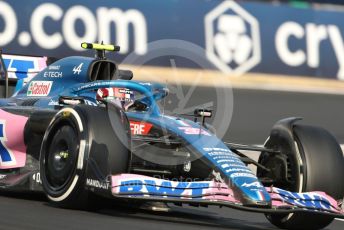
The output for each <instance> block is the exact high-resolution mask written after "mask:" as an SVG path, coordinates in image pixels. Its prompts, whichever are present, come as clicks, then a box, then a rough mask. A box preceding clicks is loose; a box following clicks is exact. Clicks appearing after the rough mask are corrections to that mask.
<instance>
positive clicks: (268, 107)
mask: <svg viewBox="0 0 344 230" xmlns="http://www.w3.org/2000/svg"><path fill="white" fill-rule="evenodd" d="M198 90H199V92H197V97H195V98H194V99H192V103H193V104H198V103H201V101H202V100H208V99H209V89H206V88H200V89H198ZM210 99H211V98H210ZM343 104H344V95H341V96H339V95H324V94H309V93H306V94H303V93H295V92H291V93H290V92H289V93H288V92H272V91H257V90H242V89H241V90H234V111H233V119H232V122H231V125H230V129H229V131H228V132H227V134H226V135H225V137H224V139H226V140H231V141H238V142H245V143H252V144H253V143H254V144H261V143H263V142H264V140H265V138H266V137H267V135H268V134H269V129H270V128H271V126H272V125H273V123H274V121H276V120H278V119H281V118H283V117H288V116H302V117H304V119H305V121H306V123H308V124H317V125H320V126H323V127H325V128H327V129H329V130H330V131H331V132H332V133H333V134H335V136H336V137H337V138H338V140H339V141H340V142H341V143H344V129H343V124H344V123H343V122H344V106H343ZM0 195H1V196H0V216H1V219H0V229H6V230H7V229H8V230H10V229H35V230H38V229H58V230H61V229H83V230H85V229H97V230H101V229H135V230H137V229H149V230H152V229H159V230H161V229H168V230H169V229H171V230H172V229H183V230H184V229H185V230H188V229H190V230H191V229H197V230H200V229H265V230H266V229H275V228H274V227H273V226H272V225H271V224H269V223H268V221H267V220H265V217H264V215H263V214H255V213H247V212H241V211H236V210H232V209H227V208H222V209H220V208H217V207H210V208H193V207H188V206H187V207H185V208H180V207H172V211H171V212H170V213H168V214H166V213H152V212H148V211H143V210H140V209H137V208H133V207H128V206H127V205H119V204H118V203H115V202H107V203H105V204H104V205H103V206H100V209H98V210H97V211H79V210H64V209H59V208H56V207H52V206H50V205H49V203H48V202H47V200H46V199H45V197H44V196H42V195H39V194H11V193H1V194H0ZM327 229H331V230H335V229H336V230H340V229H344V222H342V221H338V220H335V221H334V222H333V223H332V224H331V225H330V226H329V227H328V228H327Z"/></svg>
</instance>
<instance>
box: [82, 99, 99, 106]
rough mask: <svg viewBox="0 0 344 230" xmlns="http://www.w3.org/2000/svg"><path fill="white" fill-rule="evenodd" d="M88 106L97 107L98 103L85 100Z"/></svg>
mask: <svg viewBox="0 0 344 230" xmlns="http://www.w3.org/2000/svg"><path fill="white" fill-rule="evenodd" d="M84 101H85V104H86V105H92V106H97V103H95V102H93V101H90V100H84Z"/></svg>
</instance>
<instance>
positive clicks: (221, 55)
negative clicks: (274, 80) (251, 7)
mask: <svg viewBox="0 0 344 230" xmlns="http://www.w3.org/2000/svg"><path fill="white" fill-rule="evenodd" d="M205 33H206V53H207V57H208V59H209V60H210V61H211V62H212V63H213V64H214V65H216V66H217V67H218V68H219V69H220V70H221V71H223V72H225V73H232V74H236V75H240V74H242V73H245V72H247V71H248V70H250V69H251V68H253V67H254V66H255V65H257V64H258V63H259V62H260V59H261V54H260V35H259V24H258V21H257V19H256V18H254V17H253V16H252V15H251V14H249V13H248V12H247V11H246V10H245V9H243V8H242V7H241V6H239V5H238V4H237V3H235V2H234V1H224V2H223V3H222V4H220V5H218V6H217V7H216V8H214V9H213V10H212V11H210V12H209V13H208V14H207V15H206V17H205Z"/></svg>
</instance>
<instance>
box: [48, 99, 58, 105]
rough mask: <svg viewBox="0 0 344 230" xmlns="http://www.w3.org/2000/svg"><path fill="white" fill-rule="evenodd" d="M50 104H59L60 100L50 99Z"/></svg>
mask: <svg viewBox="0 0 344 230" xmlns="http://www.w3.org/2000/svg"><path fill="white" fill-rule="evenodd" d="M48 105H59V102H58V101H55V100H53V99H50V101H49V103H48Z"/></svg>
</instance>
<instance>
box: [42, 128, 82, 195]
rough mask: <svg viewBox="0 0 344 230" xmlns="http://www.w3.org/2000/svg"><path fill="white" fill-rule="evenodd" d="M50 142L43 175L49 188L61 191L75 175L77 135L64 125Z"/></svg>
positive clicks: (73, 130) (72, 129) (77, 146)
mask: <svg viewBox="0 0 344 230" xmlns="http://www.w3.org/2000/svg"><path fill="white" fill-rule="evenodd" d="M51 140H52V141H51V144H50V146H47V150H48V151H47V152H46V161H45V174H46V178H47V181H48V184H49V187H50V188H51V189H52V190H53V191H61V190H63V189H65V188H67V187H68V185H69V184H70V182H71V180H72V179H73V177H74V175H75V170H76V163H77V155H78V148H79V144H78V141H77V140H78V139H77V133H76V131H75V129H74V128H73V127H71V126H70V125H64V126H62V127H61V128H60V129H59V130H57V131H56V132H55V134H54V135H53V137H52V138H51Z"/></svg>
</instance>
